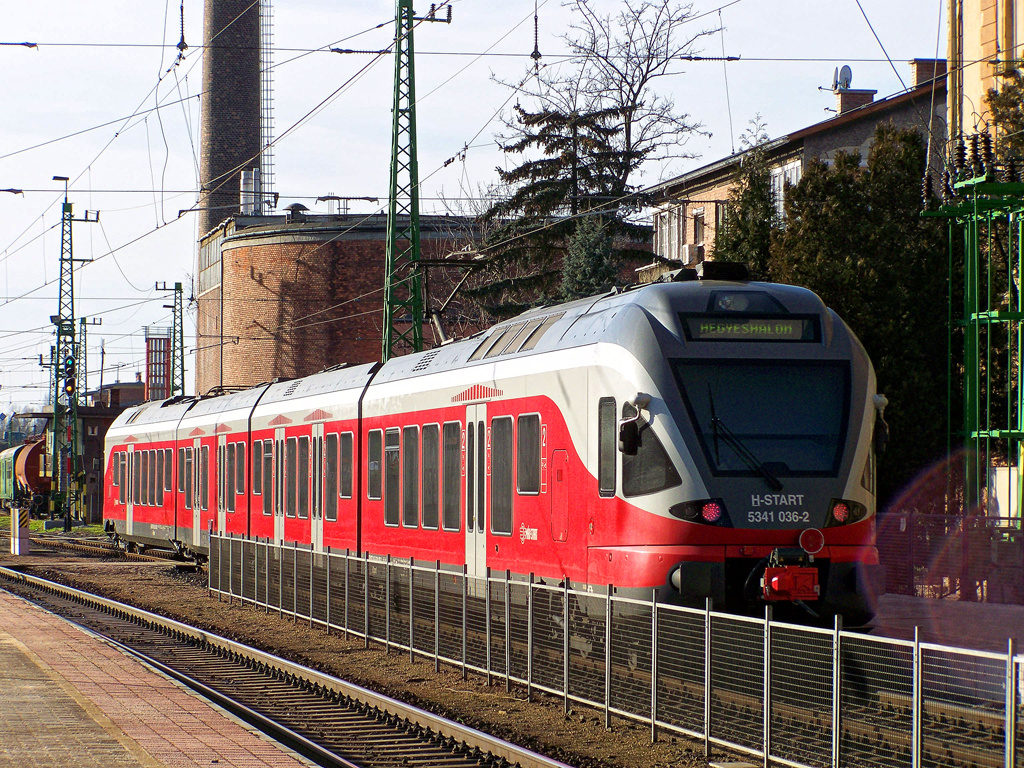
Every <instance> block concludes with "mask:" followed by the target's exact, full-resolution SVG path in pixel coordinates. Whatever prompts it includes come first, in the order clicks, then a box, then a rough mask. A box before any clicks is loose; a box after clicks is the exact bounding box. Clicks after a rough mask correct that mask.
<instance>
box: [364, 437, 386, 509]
mask: <svg viewBox="0 0 1024 768" xmlns="http://www.w3.org/2000/svg"><path fill="white" fill-rule="evenodd" d="M381 442H382V441H381V432H380V430H379V429H375V430H373V431H371V432H370V434H369V435H367V439H366V498H368V499H379V498H380V497H381V493H380V491H381V482H380V478H381V466H380V465H381Z"/></svg>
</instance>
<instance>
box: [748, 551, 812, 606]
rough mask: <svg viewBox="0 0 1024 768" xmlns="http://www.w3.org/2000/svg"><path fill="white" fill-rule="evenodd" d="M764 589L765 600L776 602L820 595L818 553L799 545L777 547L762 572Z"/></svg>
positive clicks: (794, 600) (809, 598)
mask: <svg viewBox="0 0 1024 768" xmlns="http://www.w3.org/2000/svg"><path fill="white" fill-rule="evenodd" d="M761 592H762V595H763V596H764V599H765V600H769V601H772V602H778V601H782V600H785V601H788V602H795V603H800V602H803V601H804V600H817V599H818V598H820V597H821V584H820V582H819V581H818V569H817V568H816V567H815V565H814V555H811V554H808V553H807V552H806V551H805V550H803V549H798V548H784V547H778V548H776V549H775V550H773V551H772V553H771V555H769V557H768V565H767V566H766V567H765V569H764V574H763V575H762V576H761Z"/></svg>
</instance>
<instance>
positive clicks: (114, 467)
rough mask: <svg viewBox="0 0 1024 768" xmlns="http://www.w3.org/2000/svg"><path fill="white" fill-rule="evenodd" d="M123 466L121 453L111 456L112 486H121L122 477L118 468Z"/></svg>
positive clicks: (117, 452)
mask: <svg viewBox="0 0 1024 768" xmlns="http://www.w3.org/2000/svg"><path fill="white" fill-rule="evenodd" d="M120 465H121V452H120V451H114V452H113V453H111V454H110V484H111V485H112V486H114V487H115V488H117V487H118V486H119V485H121V475H120V474H119V471H118V467H120Z"/></svg>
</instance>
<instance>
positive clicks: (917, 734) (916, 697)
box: [910, 626, 921, 768]
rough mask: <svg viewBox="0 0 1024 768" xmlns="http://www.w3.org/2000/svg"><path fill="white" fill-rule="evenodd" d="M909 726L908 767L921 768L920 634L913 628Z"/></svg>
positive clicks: (917, 629)
mask: <svg viewBox="0 0 1024 768" xmlns="http://www.w3.org/2000/svg"><path fill="white" fill-rule="evenodd" d="M911 701H912V703H911V713H910V717H911V725H910V766H911V768H921V633H920V630H919V628H918V627H916V626H915V627H914V658H913V698H912V700H911Z"/></svg>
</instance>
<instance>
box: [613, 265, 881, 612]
mask: <svg viewBox="0 0 1024 768" xmlns="http://www.w3.org/2000/svg"><path fill="white" fill-rule="evenodd" d="M664 288H665V289H666V290H665V291H664V292H662V293H660V294H657V293H655V294H652V296H651V298H652V299H653V301H652V304H651V306H650V307H648V308H646V309H647V315H648V317H649V318H650V321H651V330H652V332H653V336H654V338H655V339H656V343H655V344H651V345H647V347H646V349H645V348H644V346H643V345H636V346H634V347H633V349H634V350H637V353H638V356H639V357H640V358H641V359H642V365H643V367H644V368H645V369H646V372H647V373H649V374H651V377H652V379H653V381H652V384H653V385H654V388H655V390H656V392H657V394H658V395H660V397H661V399H662V401H663V407H664V408H666V409H667V411H668V412H669V415H670V418H669V419H666V420H665V423H663V424H662V425H661V426H662V427H663V428H665V429H664V433H663V434H664V437H663V438H662V439H664V440H666V442H669V443H673V445H672V448H674V449H675V450H671V451H670V453H676V454H677V455H678V456H679V457H680V458H679V461H680V464H681V465H682V466H681V467H680V469H681V477H680V482H679V483H678V484H677V485H676V486H675V487H674V488H666V492H665V493H659V494H657V496H659V497H660V498H661V500H662V504H663V505H666V506H667V513H668V515H667V517H668V518H670V519H672V520H678V521H681V522H682V523H684V525H682V526H679V527H678V528H676V531H677V533H676V534H675V535H679V536H680V537H681V539H682V540H681V541H680V540H679V539H677V540H676V542H675V543H676V544H677V546H678V545H682V546H680V547H678V549H677V552H678V553H679V555H680V559H679V561H678V562H677V563H675V565H673V566H671V567H670V569H669V571H668V575H667V580H666V582H667V583H666V586H665V590H664V591H665V592H666V593H667V594H666V597H667V598H668V599H671V600H674V601H678V602H682V603H684V604H689V605H700V606H702V605H703V604H704V602H705V600H706V598H707V597H711V598H712V599H713V600H714V604H715V606H716V607H724V608H725V609H726V610H732V611H739V612H746V613H763V611H764V606H765V605H766V604H772V605H773V606H774V607H775V615H776V616H777V617H778V618H780V619H782V618H785V619H790V620H797V621H815V620H817V621H822V622H827V621H830V620H831V618H832V617H833V616H834V615H836V614H841V615H843V616H844V620H845V621H846V623H847V624H848V625H859V624H862V623H864V622H866V621H868V620H869V619H870V618H871V616H872V615H873V607H872V606H873V602H874V599H873V598H874V597H875V596H876V595H878V594H880V593H881V592H882V591H883V589H884V573H883V570H882V568H881V566H880V565H879V563H878V552H877V550H876V548H875V546H874V537H875V463H874V462H875V450H874V448H875V444H876V443H880V442H881V441H882V439H883V438H884V421H882V420H881V409H882V407H883V404H884V398H881V397H880V396H877V395H876V385H875V375H874V370H873V368H872V366H871V362H870V360H869V359H868V357H867V355H866V353H865V351H864V348H863V347H862V346H861V344H860V342H859V341H858V340H857V338H856V337H855V336H854V334H853V333H852V332H851V331H850V329H849V328H848V327H847V326H846V324H845V323H843V322H842V321H841V320H840V319H839V318H838V317H837V316H836V315H835V314H834V313H833V312H831V311H830V310H829V309H827V308H826V307H825V306H824V304H823V303H822V302H821V300H820V299H819V298H818V297H817V296H816V295H814V294H813V293H811V292H810V291H807V290H805V289H802V288H795V287H792V286H782V285H772V284H766V283H746V282H724V281H708V282H704V281H700V282H690V283H688V284H683V285H666V286H664ZM647 399H648V395H647V394H646V393H644V392H639V393H638V394H637V396H636V397H635V398H634V399H633V402H627V404H626V406H625V407H624V409H623V411H622V413H621V419H620V423H619V449H620V452H622V453H623V457H622V461H623V464H624V470H625V469H627V468H628V466H629V464H630V463H638V462H639V463H641V464H643V463H646V462H644V461H643V457H642V456H641V454H643V452H644V448H643V445H642V443H643V430H644V427H645V426H646V427H647V428H648V429H653V430H654V432H655V433H657V432H659V431H661V430H660V429H658V426H659V425H658V418H657V416H655V415H653V414H651V413H650V412H649V409H650V408H651V407H652V406H651V405H650V404H648V403H645V400H647ZM645 406H646V409H648V410H645ZM634 419H635V421H634ZM648 421H649V423H647V422H648ZM649 442H650V441H649ZM673 492H674V494H675V495H674V496H673ZM637 501H640V500H639V499H638V500H637ZM652 511H654V510H652ZM656 513H657V514H662V515H663V514H665V510H664V507H663V508H662V509H658V510H657V512H656ZM680 530H681V534H680V533H679V531H680Z"/></svg>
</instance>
